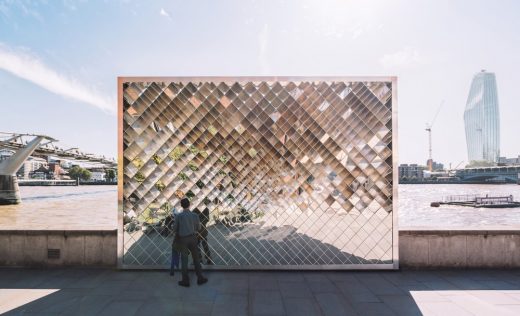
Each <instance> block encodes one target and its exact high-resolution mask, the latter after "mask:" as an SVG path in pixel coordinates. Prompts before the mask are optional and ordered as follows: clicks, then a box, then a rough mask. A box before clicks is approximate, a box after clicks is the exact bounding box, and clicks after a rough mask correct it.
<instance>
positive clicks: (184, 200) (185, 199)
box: [181, 198, 190, 209]
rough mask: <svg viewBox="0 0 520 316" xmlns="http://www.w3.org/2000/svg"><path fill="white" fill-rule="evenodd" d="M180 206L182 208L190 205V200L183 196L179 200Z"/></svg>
mask: <svg viewBox="0 0 520 316" xmlns="http://www.w3.org/2000/svg"><path fill="white" fill-rule="evenodd" d="M181 206H182V208H186V209H187V208H189V207H190V200H188V199H187V198H184V199H182V200H181Z"/></svg>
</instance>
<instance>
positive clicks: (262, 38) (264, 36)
mask: <svg viewBox="0 0 520 316" xmlns="http://www.w3.org/2000/svg"><path fill="white" fill-rule="evenodd" d="M258 43H259V46H260V50H259V54H258V60H259V61H260V66H261V67H262V73H263V74H264V75H266V74H268V73H269V62H268V60H267V47H268V45H269V25H268V24H264V27H263V28H262V30H261V31H260V34H258Z"/></svg>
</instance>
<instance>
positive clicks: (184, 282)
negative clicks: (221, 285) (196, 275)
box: [179, 280, 207, 287]
mask: <svg viewBox="0 0 520 316" xmlns="http://www.w3.org/2000/svg"><path fill="white" fill-rule="evenodd" d="M206 281H207V280H206ZM197 283H198V282H197ZM179 285H180V286H184V287H190V282H187V281H179Z"/></svg>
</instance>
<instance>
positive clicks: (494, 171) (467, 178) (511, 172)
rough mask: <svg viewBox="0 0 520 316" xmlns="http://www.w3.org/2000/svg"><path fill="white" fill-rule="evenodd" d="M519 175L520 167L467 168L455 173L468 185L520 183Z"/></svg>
mask: <svg viewBox="0 0 520 316" xmlns="http://www.w3.org/2000/svg"><path fill="white" fill-rule="evenodd" d="M519 175H520V166H496V167H480V168H466V169H459V170H457V171H456V173H455V176H456V177H459V178H460V179H461V180H462V181H464V182H468V183H469V182H478V183H520V182H519Z"/></svg>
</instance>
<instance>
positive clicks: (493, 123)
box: [464, 70, 500, 162]
mask: <svg viewBox="0 0 520 316" xmlns="http://www.w3.org/2000/svg"><path fill="white" fill-rule="evenodd" d="M464 125H465V127H466V143H467V146H468V160H469V161H489V162H497V161H498V157H499V155H500V118H499V115H498V95H497V83H496V79H495V74H494V73H492V72H487V71H485V70H482V71H481V72H479V73H477V74H476V75H475V76H474V77H473V81H472V82H471V88H470V90H469V95H468V101H467V102H466V109H465V111H464Z"/></svg>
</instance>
